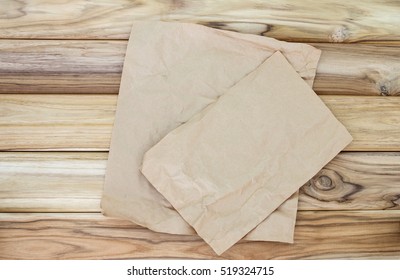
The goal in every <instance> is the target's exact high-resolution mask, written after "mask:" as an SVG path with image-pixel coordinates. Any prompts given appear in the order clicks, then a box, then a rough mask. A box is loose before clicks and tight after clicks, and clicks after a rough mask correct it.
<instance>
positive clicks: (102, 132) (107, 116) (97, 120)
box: [0, 94, 400, 151]
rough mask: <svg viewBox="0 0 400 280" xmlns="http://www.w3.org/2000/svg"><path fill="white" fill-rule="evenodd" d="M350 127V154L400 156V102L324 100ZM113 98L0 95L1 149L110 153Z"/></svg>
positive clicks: (387, 99) (369, 98)
mask: <svg viewBox="0 0 400 280" xmlns="http://www.w3.org/2000/svg"><path fill="white" fill-rule="evenodd" d="M321 98H322V100H323V101H324V102H325V104H326V105H327V106H328V107H329V108H330V109H331V110H332V112H333V113H334V114H335V116H336V117H337V118H338V119H339V120H340V121H341V122H342V123H343V124H344V125H345V126H346V128H347V129H348V130H349V132H350V133H351V135H352V136H353V138H354V140H353V142H352V143H351V144H350V145H349V146H348V147H347V148H346V150H347V151H400V110H399V109H400V99H399V98H396V97H372V96H365V97H362V96H331V95H326V96H321ZM116 99H117V96H115V95H84V94H80V95H72V94H69V95H45V94H43V95H37V94H32V95H31V94H26V95H18V94H2V95H0V135H2V137H1V138H0V150H3V151H4V150H60V151H63V150H74V151H76V150H84V151H107V150H108V148H109V144H110V136H111V129H112V124H113V120H114V113H115V107H116Z"/></svg>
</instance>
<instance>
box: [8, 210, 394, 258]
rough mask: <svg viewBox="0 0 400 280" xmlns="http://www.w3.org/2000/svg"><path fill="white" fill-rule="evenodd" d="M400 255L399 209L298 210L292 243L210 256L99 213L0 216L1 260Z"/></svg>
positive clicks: (198, 245)
mask: <svg viewBox="0 0 400 280" xmlns="http://www.w3.org/2000/svg"><path fill="white" fill-rule="evenodd" d="M135 258H152V259H154V258H179V259H205V258H207V259H217V258H220V259H299V258H301V259H326V258H336V259H338V258H346V259H348V258H357V259H363V258H374V259H386V258H391V259H399V258H400V211H399V210H394V211H317V212H314V211H303V212H300V213H299V214H298V220H297V225H296V231H295V243H294V244H283V243H275V242H243V241H241V242H239V243H238V244H236V245H234V246H233V247H232V248H231V249H229V250H228V251H227V252H225V253H224V254H223V255H222V256H221V257H218V256H216V255H215V254H214V253H213V252H212V250H211V248H210V247H208V245H206V244H205V243H204V242H203V241H202V240H201V239H200V238H199V237H196V236H180V235H171V234H161V233H155V232H152V231H150V230H147V229H144V228H141V227H139V226H137V225H134V224H131V223H129V222H128V221H124V220H118V219H111V218H106V217H103V216H102V215H101V214H87V213H86V214H72V215H71V214H43V213H42V214H18V213H12V214H5V213H2V214H0V259H135Z"/></svg>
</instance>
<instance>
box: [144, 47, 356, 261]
mask: <svg viewBox="0 0 400 280" xmlns="http://www.w3.org/2000/svg"><path fill="white" fill-rule="evenodd" d="M351 140H352V137H351V136H350V134H349V133H348V131H347V130H346V128H345V127H344V126H343V125H342V124H341V123H340V122H339V121H338V120H337V119H336V118H335V117H334V115H333V114H332V113H331V111H330V110H329V109H328V108H327V107H326V106H325V104H324V103H323V102H322V101H321V100H320V98H319V97H318V96H317V95H316V94H315V93H314V92H313V91H312V89H311V88H310V87H309V86H308V85H307V84H306V83H305V82H304V81H303V80H302V79H301V78H300V77H299V75H298V74H297V73H296V71H295V70H294V69H293V67H292V66H291V65H290V64H289V63H288V62H287V60H286V59H285V58H284V56H283V55H282V54H281V53H280V52H276V53H275V54H274V55H272V56H271V57H270V58H268V59H267V60H266V61H265V62H264V63H263V64H262V65H261V66H260V67H258V68H257V69H256V70H255V71H253V72H252V73H250V74H249V75H247V76H246V77H245V78H243V79H242V80H241V81H239V82H238V83H237V84H236V85H234V86H233V87H232V88H230V89H229V90H228V91H227V93H225V94H224V95H222V96H221V97H220V98H219V99H218V101H217V102H215V103H213V104H211V105H209V106H208V107H207V108H206V109H205V110H203V111H202V112H200V113H199V114H198V115H196V116H195V117H193V118H192V119H191V120H190V121H188V122H186V123H185V124H183V125H182V126H180V127H178V128H177V129H175V130H173V131H172V132H170V133H169V134H168V135H167V136H166V137H165V138H163V139H162V140H161V141H160V142H159V143H158V144H156V145H155V146H154V147H153V148H151V149H150V150H149V151H148V152H147V153H146V154H145V156H144V160H143V167H142V172H143V174H144V175H145V176H146V177H147V178H148V179H149V181H150V182H151V183H152V185H153V186H154V187H155V188H156V189H157V190H158V191H160V193H161V194H162V195H164V197H165V198H166V199H167V200H168V201H169V202H170V203H171V204H172V206H173V207H174V208H175V209H176V210H177V211H178V212H179V213H180V214H181V215H182V217H183V218H184V219H185V220H186V221H187V222H188V223H189V224H190V225H191V226H192V227H193V228H194V229H195V230H196V232H197V233H198V234H199V236H201V237H202V238H203V239H204V240H205V241H206V242H207V243H208V244H209V245H210V246H211V247H212V248H213V249H214V250H215V252H216V253H217V254H221V253H223V252H224V251H225V250H227V249H228V248H229V247H230V246H232V245H233V244H235V243H236V242H237V241H239V240H240V239H241V238H242V237H244V236H245V235H246V234H247V233H248V232H249V231H251V230H252V229H253V228H255V227H256V226H257V225H258V224H259V223H261V222H262V221H263V220H264V219H265V218H266V217H267V216H268V215H270V214H271V213H272V212H273V211H274V210H275V209H276V208H277V207H278V206H279V205H281V204H282V203H283V202H284V201H285V200H286V199H288V198H289V196H290V195H292V194H293V193H294V192H295V191H297V190H298V189H299V188H300V187H301V186H302V185H303V184H304V183H306V182H307V181H308V180H309V179H311V178H312V177H313V176H314V175H315V174H316V173H317V172H318V171H319V170H320V169H321V168H322V167H323V166H324V165H325V164H327V163H328V162H329V161H330V160H331V159H332V158H333V157H334V156H336V155H337V154H338V153H339V152H340V151H341V150H342V149H343V148H344V147H345V146H347V145H348V144H349V143H350V142H351Z"/></svg>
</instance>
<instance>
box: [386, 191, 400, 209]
mask: <svg viewBox="0 0 400 280" xmlns="http://www.w3.org/2000/svg"><path fill="white" fill-rule="evenodd" d="M383 199H384V200H386V201H387V202H389V203H390V206H388V207H386V208H385V209H391V210H398V209H400V194H387V195H385V196H384V197H383Z"/></svg>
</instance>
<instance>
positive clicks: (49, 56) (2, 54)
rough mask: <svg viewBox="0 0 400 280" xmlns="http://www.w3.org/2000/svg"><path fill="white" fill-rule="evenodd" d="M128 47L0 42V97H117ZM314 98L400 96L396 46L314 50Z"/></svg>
mask: <svg viewBox="0 0 400 280" xmlns="http://www.w3.org/2000/svg"><path fill="white" fill-rule="evenodd" d="M126 44H127V41H76V40H0V93H109V94H116V93H118V89H119V83H120V78H121V72H122V65H123V60H124V56H125V50H126ZM314 46H316V47H317V48H319V49H321V50H322V56H321V60H320V63H319V65H318V69H317V75H316V79H315V83H314V90H315V91H316V92H317V93H318V94H351V95H400V59H399V57H400V45H398V46H382V45H376V46H375V45H364V44H350V45H349V44H314Z"/></svg>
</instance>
